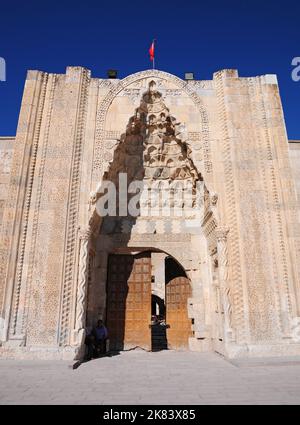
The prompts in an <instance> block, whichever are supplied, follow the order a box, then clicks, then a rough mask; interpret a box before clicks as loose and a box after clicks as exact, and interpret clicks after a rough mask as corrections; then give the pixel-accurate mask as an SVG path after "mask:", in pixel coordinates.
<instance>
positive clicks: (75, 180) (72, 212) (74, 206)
mask: <svg viewBox="0 0 300 425" xmlns="http://www.w3.org/2000/svg"><path fill="white" fill-rule="evenodd" d="M82 72H83V76H82V85H81V88H80V98H79V106H78V118H77V125H76V136H75V140H74V150H73V158H72V171H71V182H72V185H71V187H70V193H69V210H68V220H67V233H66V247H65V264H64V278H63V290H62V310H61V323H60V335H59V343H60V344H61V345H65V344H67V343H68V336H69V335H68V333H69V329H70V309H71V303H72V297H73V282H74V279H75V268H74V264H75V263H76V260H75V255H76V253H75V245H76V237H77V230H78V229H77V226H78V209H79V190H80V169H81V157H82V145H83V139H84V131H85V122H86V113H87V110H86V109H87V95H88V87H89V82H90V71H88V70H86V69H84V70H83V71H82Z"/></svg>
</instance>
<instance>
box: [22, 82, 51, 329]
mask: <svg viewBox="0 0 300 425" xmlns="http://www.w3.org/2000/svg"><path fill="white" fill-rule="evenodd" d="M56 79H57V76H56V75H55V74H49V77H48V83H47V88H48V87H49V98H48V101H47V112H46V116H45V122H46V123H45V130H44V136H43V140H42V141H40V143H42V152H41V161H40V166H39V169H38V170H37V176H36V180H37V181H38V186H37V193H36V200H35V205H34V215H33V224H32V235H31V247H30V255H29V264H28V274H27V285H26V289H25V301H24V305H25V307H24V314H23V320H22V333H23V332H25V330H26V325H27V317H28V313H29V308H30V306H29V304H30V293H31V286H32V278H33V270H34V259H35V252H36V242H37V232H38V223H39V212H40V205H41V198H42V189H43V177H44V169H45V162H46V156H47V147H48V139H49V131H50V124H51V117H52V110H53V100H54V92H55V85H56Z"/></svg>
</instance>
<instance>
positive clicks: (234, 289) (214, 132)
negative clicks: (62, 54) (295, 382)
mask: <svg viewBox="0 0 300 425" xmlns="http://www.w3.org/2000/svg"><path fill="white" fill-rule="evenodd" d="M12 145H13V149H12ZM298 145H300V143H299V142H298V143H296V142H294V143H290V144H288V141H287V139H286V131H285V123H284V119H283V113H282V106H281V101H280V95H279V90H278V85H277V79H276V77H275V76H272V75H267V76H261V77H255V78H242V77H239V75H238V72H237V71H236V70H222V71H219V72H216V73H215V74H214V76H213V79H212V80H211V81H189V82H185V81H183V80H181V79H179V78H178V77H175V76H173V75H171V74H168V73H165V72H162V71H158V70H147V71H143V72H139V73H137V74H133V75H130V76H128V77H126V78H124V79H123V80H103V79H97V78H91V75H90V72H89V71H88V70H86V69H84V68H81V67H68V68H67V71H66V74H65V75H57V74H47V73H43V72H40V71H30V72H29V73H28V77H27V80H26V84H25V89H24V95H23V101H22V106H21V111H20V117H19V124H18V130H17V135H16V138H15V139H14V140H13V139H11V140H8V139H5V138H1V140H0V148H1V149H0V154H1V155H2V156H1V158H2V160H1V165H2V171H1V174H0V195H1V196H0V202H1V204H0V214H1V215H3V218H2V225H1V246H0V251H1V264H0V266H1V267H0V274H1V277H0V303H1V318H0V331H1V334H0V335H1V341H2V348H0V353H1V355H3V356H7V355H9V356H16V357H19V356H22V355H24V356H25V357H30V355H31V354H32V355H33V356H36V357H47V358H49V357H51V356H52V357H55V358H63V357H67V358H68V357H74V356H76V353H79V352H80V343H81V341H82V336H83V334H84V329H83V328H84V325H85V312H87V315H86V316H87V324H88V325H89V326H90V325H92V324H93V323H94V322H95V320H97V319H98V318H99V317H100V318H105V314H106V279H107V258H108V255H109V254H110V253H113V252H127V253H136V252H140V251H142V250H145V249H150V250H152V251H153V250H155V251H156V254H155V255H157V256H158V257H159V256H162V257H164V256H165V255H171V256H173V257H174V258H175V259H176V260H177V261H178V262H179V263H180V264H181V265H182V266H183V267H184V269H185V271H186V274H187V276H188V277H189V279H190V283H191V287H192V297H191V298H190V299H189V302H188V314H189V318H190V319H192V322H193V325H192V331H193V336H192V337H191V338H190V348H191V349H192V350H199V351H204V350H216V351H218V352H221V353H223V354H225V355H227V356H229V357H241V356H245V357H247V356H250V355H255V356H259V355H263V356H268V355H289V353H290V354H291V355H295V354H297V353H299V354H300V351H299V343H300V311H299V310H300V305H299V304H300V267H299V264H300V262H299V258H300V221H299V193H300V192H299V190H300V189H299V187H300V185H299V178H300V177H299V172H298V169H299V164H300V154H299V153H300V149H299V146H298ZM10 152H13V156H12V159H11V162H10V159H9V156H10ZM120 173H127V178H128V183H130V182H132V181H134V180H137V181H139V182H143V183H144V184H150V183H151V184H156V185H157V187H158V191H162V187H163V184H164V183H166V182H167V183H170V182H171V183H174V182H175V183H178V182H186V183H190V184H191V187H193V188H195V187H196V184H199V188H200V193H201V200H200V201H201V202H200V203H199V204H197V202H196V198H195V193H194V192H192V196H191V202H192V207H191V208H190V209H188V208H187V205H186V203H183V202H182V203H181V204H180V202H181V200H180V198H179V197H178V196H177V195H176V192H175V196H174V195H173V198H172V199H173V203H179V204H180V210H181V211H183V212H184V213H185V217H178V216H174V217H173V216H172V217H170V216H168V215H163V214H161V213H162V211H163V209H164V208H165V207H166V204H165V203H164V201H159V203H158V204H157V206H156V208H154V209H152V210H151V211H150V212H149V211H148V210H147V202H145V203H143V202H142V201H143V196H142V195H143V194H145V191H144V192H142V195H141V214H140V215H139V216H138V217H131V216H129V215H128V213H127V212H126V213H125V214H123V215H122V217H108V218H104V219H102V218H100V217H99V211H98V210H97V202H98V199H99V198H100V195H99V193H97V191H98V189H99V188H100V187H101V184H103V183H104V182H105V181H112V182H118V178H119V175H120ZM8 175H9V177H8ZM297 196H298V198H297ZM83 235H86V237H85V236H84V237H83ZM158 257H157V258H158ZM162 261H163V260H162ZM154 262H155V261H154ZM159 270H160V269H159V266H158V265H157V266H156V271H155V272H154V275H155V274H156V275H157V277H156V278H157V283H160V282H159V280H160V277H161V275H162V273H163V272H162V270H160V271H159ZM160 289H161V288H159V287H158V286H157V287H156V289H155V290H156V292H157V293H158V292H159V291H160ZM22 353H23V354H22ZM33 353H35V354H33Z"/></svg>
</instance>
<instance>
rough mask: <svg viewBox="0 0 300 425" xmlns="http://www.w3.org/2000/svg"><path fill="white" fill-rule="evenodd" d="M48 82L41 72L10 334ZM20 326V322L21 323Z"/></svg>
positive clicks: (12, 327)
mask: <svg viewBox="0 0 300 425" xmlns="http://www.w3.org/2000/svg"><path fill="white" fill-rule="evenodd" d="M47 82H48V74H46V73H43V74H42V87H41V91H40V98H39V105H38V111H37V116H36V126H35V130H34V136H33V143H32V151H31V152H32V153H31V161H30V166H29V173H28V183H27V186H26V196H25V203H24V210H23V216H22V232H21V237H20V242H19V248H18V261H17V270H16V278H15V288H14V296H13V311H12V315H11V321H10V334H13V335H14V334H16V333H22V331H23V329H22V327H21V329H17V319H18V311H19V301H20V292H21V282H22V272H23V261H24V255H25V244H26V238H27V228H28V217H29V208H30V203H31V195H32V187H33V180H34V173H35V165H36V159H37V150H38V144H39V138H40V130H41V123H42V116H43V110H44V103H45V96H46V89H47ZM21 326H22V323H21Z"/></svg>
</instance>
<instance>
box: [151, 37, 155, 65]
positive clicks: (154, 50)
mask: <svg viewBox="0 0 300 425" xmlns="http://www.w3.org/2000/svg"><path fill="white" fill-rule="evenodd" d="M153 48H154V56H153V61H152V62H153V63H152V66H153V68H152V69H154V68H155V39H154V40H153Z"/></svg>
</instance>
